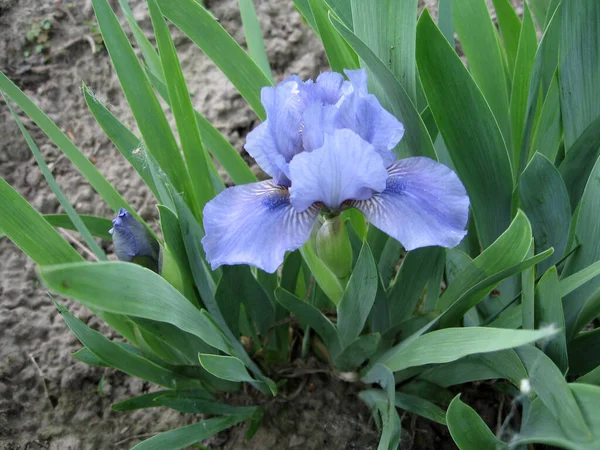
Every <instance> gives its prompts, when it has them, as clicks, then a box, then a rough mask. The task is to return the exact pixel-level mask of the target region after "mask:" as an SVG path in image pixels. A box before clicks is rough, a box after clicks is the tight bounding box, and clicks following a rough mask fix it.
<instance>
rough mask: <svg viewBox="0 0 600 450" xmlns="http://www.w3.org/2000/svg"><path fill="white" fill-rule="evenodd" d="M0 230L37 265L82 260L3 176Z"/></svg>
mask: <svg viewBox="0 0 600 450" xmlns="http://www.w3.org/2000/svg"><path fill="white" fill-rule="evenodd" d="M0 230H1V231H2V232H3V233H4V234H6V236H8V238H9V239H10V240H11V241H13V242H14V243H15V244H16V245H17V247H19V248H20V249H21V250H22V251H23V252H24V253H26V254H27V256H29V257H30V258H31V259H33V260H34V261H35V262H36V263H37V264H39V265H41V266H44V265H51V264H61V263H67V262H76V261H83V258H82V257H81V256H80V255H79V253H77V252H76V251H75V249H74V248H73V247H71V246H70V245H69V243H68V242H67V241H65V240H64V239H63V238H62V237H61V236H60V234H58V232H57V231H56V230H55V229H54V228H52V225H50V224H49V223H48V222H47V221H46V220H45V219H44V217H43V216H42V215H41V214H40V213H38V212H37V211H36V210H35V209H34V208H33V206H31V205H30V204H29V203H28V202H27V200H25V199H24V198H23V197H21V195H20V194H19V193H18V192H17V191H16V190H14V189H13V188H12V187H11V186H10V185H9V184H8V183H7V182H6V181H4V179H0ZM40 242H43V243H44V245H40Z"/></svg>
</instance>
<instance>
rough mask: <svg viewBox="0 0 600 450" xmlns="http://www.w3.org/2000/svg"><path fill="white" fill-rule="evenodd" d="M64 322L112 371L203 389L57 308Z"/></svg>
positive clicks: (189, 379)
mask: <svg viewBox="0 0 600 450" xmlns="http://www.w3.org/2000/svg"><path fill="white" fill-rule="evenodd" d="M56 307H57V309H58V311H59V312H60V313H61V315H62V316H63V318H64V319H65V322H66V323H67V325H68V326H69V328H70V329H71V331H72V332H73V334H75V336H77V339H79V340H80V341H81V343H82V344H83V345H85V347H86V348H87V349H88V350H89V351H90V352H92V353H93V354H94V355H96V356H97V357H98V358H99V359H100V360H101V361H104V362H105V363H106V364H108V365H109V366H110V367H114V368H115V369H117V370H120V371H122V372H125V373H127V374H129V375H132V376H134V377H138V378H141V379H143V380H146V381H151V382H152V383H156V384H158V385H161V386H165V387H173V388H174V387H185V386H189V387H191V386H201V382H200V381H198V380H193V379H191V378H187V377H183V376H181V375H178V374H176V373H174V372H172V371H170V370H168V369H165V368H163V367H161V366H159V365H157V364H155V363H153V362H151V361H149V360H147V359H145V358H143V357H141V356H138V355H136V354H135V353H132V352H129V351H127V350H126V349H125V348H124V347H122V346H120V345H118V344H117V343H115V342H112V341H110V340H109V339H107V338H106V337H104V336H103V335H102V334H100V333H99V332H97V331H94V330H92V329H91V328H88V327H87V325H85V324H84V323H83V322H82V321H81V320H79V319H77V318H76V317H75V316H74V315H73V314H71V313H70V312H69V311H68V310H67V308H65V307H64V306H62V305H58V304H57V305H56Z"/></svg>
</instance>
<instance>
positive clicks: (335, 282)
mask: <svg viewBox="0 0 600 450" xmlns="http://www.w3.org/2000/svg"><path fill="white" fill-rule="evenodd" d="M300 254H301V255H302V258H303V259H304V262H305V263H306V265H307V266H308V268H309V269H310V272H311V274H312V276H313V277H315V280H316V282H317V284H318V285H319V287H320V288H321V289H322V290H323V292H324V293H325V295H327V297H328V298H329V300H331V301H332V302H333V304H334V305H337V304H338V303H339V302H340V300H341V299H342V297H343V295H344V290H343V288H342V285H341V284H340V280H339V279H338V278H337V277H336V276H335V274H334V273H333V272H332V271H331V269H330V268H329V267H327V265H326V264H325V263H324V262H323V261H321V259H320V258H319V257H318V256H317V252H316V250H315V248H314V246H313V243H312V242H311V241H310V240H309V241H308V242H307V243H306V244H304V245H303V246H302V247H300Z"/></svg>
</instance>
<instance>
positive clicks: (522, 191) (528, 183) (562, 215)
mask: <svg viewBox="0 0 600 450" xmlns="http://www.w3.org/2000/svg"><path fill="white" fill-rule="evenodd" d="M519 197H520V200H521V208H522V209H523V211H524V212H525V214H527V218H528V219H529V221H530V222H531V228H532V232H533V239H534V243H535V252H536V253H541V252H543V251H544V250H546V249H549V248H551V247H552V248H554V254H553V255H552V256H551V257H550V258H548V259H547V260H545V261H543V262H542V263H540V265H539V267H538V272H539V273H544V272H545V271H546V270H547V269H548V268H549V267H551V266H553V265H554V264H556V263H558V261H560V259H561V258H562V257H563V256H564V254H565V251H566V249H567V238H568V236H569V226H570V225H571V206H570V203H569V194H568V192H567V188H566V187H565V184H564V183H563V180H562V178H561V176H560V173H559V172H558V170H557V169H556V168H555V167H554V165H553V164H552V163H551V162H550V161H548V160H547V159H546V158H545V157H544V156H543V155H541V154H539V153H538V154H536V155H535V156H534V157H533V159H532V160H531V161H530V162H529V164H528V165H527V167H526V168H525V170H524V171H523V173H522V174H521V177H520V178H519Z"/></svg>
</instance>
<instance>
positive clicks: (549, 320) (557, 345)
mask: <svg viewBox="0 0 600 450" xmlns="http://www.w3.org/2000/svg"><path fill="white" fill-rule="evenodd" d="M534 317H535V322H534V326H535V328H542V327H545V326H554V327H556V328H558V329H559V331H558V333H557V334H556V336H554V337H553V338H552V340H551V341H550V342H548V343H545V344H544V345H543V346H542V350H543V351H544V353H546V355H548V357H549V358H550V359H551V360H552V361H553V362H554V364H556V366H557V367H558V368H559V369H560V371H561V372H562V373H566V372H567V369H568V367H569V358H568V355H567V339H566V336H565V315H564V314H563V308H562V301H561V295H560V287H559V282H558V274H557V272H556V267H554V266H553V267H550V269H548V271H547V272H546V273H545V274H544V276H542V278H541V279H540V281H539V282H538V284H537V286H536V288H535V316H534Z"/></svg>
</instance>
